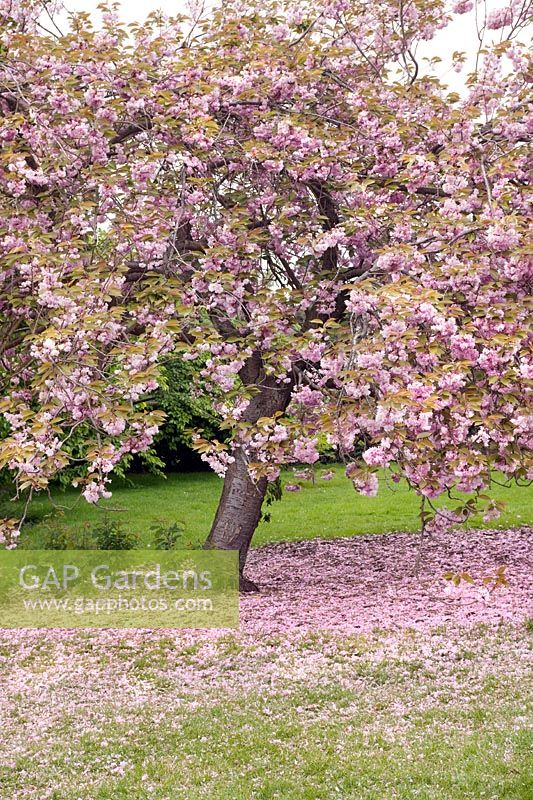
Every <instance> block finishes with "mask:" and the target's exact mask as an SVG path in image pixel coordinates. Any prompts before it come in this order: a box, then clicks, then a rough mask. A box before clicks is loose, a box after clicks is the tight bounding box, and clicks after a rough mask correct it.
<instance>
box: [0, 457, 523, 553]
mask: <svg viewBox="0 0 533 800" xmlns="http://www.w3.org/2000/svg"><path fill="white" fill-rule="evenodd" d="M328 469H329V468H328ZM333 469H334V471H335V477H334V478H333V480H331V481H328V482H326V481H323V480H321V479H320V473H321V471H322V470H321V469H318V470H317V481H316V485H315V486H312V485H311V483H310V482H305V481H300V482H301V483H302V484H303V488H302V490H301V491H300V492H294V493H292V492H291V493H289V492H287V493H284V496H283V500H282V501H281V502H279V503H274V504H273V505H272V506H271V507H270V508H269V509H267V510H268V511H270V512H271V515H272V519H271V521H270V522H269V523H266V522H262V523H261V524H260V526H259V529H258V531H257V534H256V536H255V538H254V544H255V545H260V544H264V543H266V542H278V541H287V540H298V539H308V538H313V537H322V538H332V537H336V536H352V535H355V534H361V533H386V532H391V531H409V530H417V529H418V526H419V520H418V516H417V515H418V500H417V497H416V496H415V495H414V493H413V492H411V491H409V490H408V488H407V486H406V484H405V483H403V484H400V485H398V486H396V485H392V484H390V483H387V482H386V481H385V480H384V479H383V480H382V482H381V487H380V491H379V493H378V496H377V497H363V496H361V495H358V494H357V493H356V492H355V491H354V490H353V488H352V486H351V483H350V482H349V481H348V480H347V479H346V478H345V477H344V476H343V468H342V467H341V466H335V467H334V468H333ZM288 482H290V483H294V482H295V480H294V476H293V475H292V472H287V473H286V474H285V475H284V483H288ZM221 487H222V481H221V480H220V479H219V478H218V477H217V476H216V475H214V474H213V473H207V472H197V473H183V474H182V473H174V474H170V475H168V476H167V478H166V479H164V478H157V477H154V476H151V475H132V476H131V485H130V484H124V482H116V484H115V486H114V488H113V497H112V499H111V500H109V501H106V502H105V503H104V505H105V506H107V507H108V508H110V509H113V511H112V512H110V513H112V515H113V517H115V518H117V519H120V520H121V521H123V522H124V524H125V526H127V527H128V528H129V529H130V530H133V531H135V532H137V533H138V534H139V535H140V536H141V537H142V541H143V543H144V544H148V543H149V542H150V537H151V534H150V533H149V529H150V526H151V525H153V524H154V522H155V521H157V520H162V521H164V522H165V523H168V524H170V523H172V522H175V521H181V522H182V523H183V524H184V526H185V541H187V542H188V543H191V544H195V545H199V544H201V543H202V541H203V540H204V539H205V536H206V535H207V533H208V531H209V527H210V524H211V521H212V519H213V515H214V512H215V509H216V505H217V502H218V498H219V495H220V491H221ZM491 495H492V496H494V497H496V498H498V499H501V500H505V501H506V502H507V504H508V508H507V511H506V512H505V513H504V514H503V515H502V517H501V518H500V519H499V520H497V521H496V522H492V523H491V524H490V527H498V526H501V527H511V526H514V525H523V524H533V502H532V501H533V488H532V487H527V488H519V487H516V486H513V487H511V488H509V489H506V488H502V487H499V486H494V488H493V489H492V490H491ZM78 497H79V495H78V493H77V492H76V491H75V490H67V491H59V490H56V491H54V492H53V493H52V498H53V502H54V504H55V505H56V507H57V508H56V510H55V511H54V505H53V504H52V503H51V502H50V501H49V500H48V499H47V498H46V497H45V496H43V497H42V498H39V499H37V500H35V502H34V504H33V505H32V509H31V520H32V522H31V524H29V525H27V526H26V528H25V534H24V538H23V541H24V542H25V543H26V544H29V545H31V546H39V545H40V544H41V543H42V540H43V536H44V535H45V533H44V532H45V529H46V528H47V527H48V528H53V527H54V526H55V527H57V526H58V525H59V526H61V525H62V526H67V527H70V528H72V529H76V528H78V529H80V528H82V527H83V525H84V524H86V523H88V524H91V525H92V524H96V523H97V522H98V521H101V519H102V517H103V512H102V510H101V509H100V508H96V507H94V506H91V505H89V504H88V503H86V502H85V501H84V500H83V499H82V500H78V502H76V501H77V498H78ZM59 507H64V508H59ZM17 511H20V506H17V504H11V503H7V502H4V503H3V505H2V506H1V507H0V516H2V515H8V516H14V515H15V514H16V513H17ZM45 517H47V519H46V520H45V522H44V523H43V521H42V520H43V519H44V518H45ZM473 524H474V525H477V526H478V527H479V526H482V525H483V524H484V523H483V522H482V520H479V519H478V520H476V521H475V522H474V523H473ZM485 526H486V523H485Z"/></svg>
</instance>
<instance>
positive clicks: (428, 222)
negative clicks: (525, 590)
mask: <svg viewBox="0 0 533 800" xmlns="http://www.w3.org/2000/svg"><path fill="white" fill-rule="evenodd" d="M471 5H472V4H471V3H469V2H464V1H461V2H455V3H454V4H453V13H459V14H460V13H463V12H464V11H467V10H468V9H469V7H471ZM450 13H451V12H450V9H449V8H448V5H447V4H446V3H445V2H443V1H441V0H383V1H382V2H379V3H368V2H363V0H332V1H331V2H330V1H328V0H321V2H319V3H315V2H313V3H309V2H297V3H296V2H291V1H290V0H288V1H287V2H282V1H281V0H261V2H256V0H246V2H238V1H237V0H230V2H223V3H221V4H220V5H218V6H216V7H215V8H214V9H212V10H211V11H210V12H209V13H207V14H206V15H205V16H199V17H198V18H194V16H193V18H185V17H178V18H167V17H163V16H162V15H161V14H152V15H151V16H149V17H148V19H147V20H146V21H145V22H144V23H143V24H136V25H130V26H125V25H123V24H121V22H120V19H119V15H118V12H117V10H116V9H114V8H113V7H108V8H104V11H103V21H102V26H101V28H95V27H93V24H92V22H91V20H90V18H89V16H88V15H86V14H75V15H71V16H70V24H69V29H68V30H67V31H65V32H61V31H59V30H58V29H56V27H55V25H54V22H53V19H50V18H46V19H44V18H43V16H42V6H41V4H40V3H37V2H35V1H34V0H18V1H17V0H15V1H14V2H2V3H0V19H1V21H2V28H3V33H2V36H1V39H0V145H1V151H0V228H1V232H2V238H1V241H0V259H1V261H0V382H1V384H2V386H1V396H2V398H3V399H2V400H1V403H0V412H1V413H2V414H3V416H4V418H5V420H6V421H7V422H8V424H9V426H10V430H9V432H8V435H7V436H6V438H4V439H3V440H2V441H1V442H0V467H2V466H4V467H7V468H8V469H9V470H10V471H11V474H12V475H13V478H14V481H15V483H16V485H17V487H18V490H19V491H27V493H28V498H31V495H32V493H34V492H35V491H41V490H44V489H46V487H47V485H48V483H49V481H50V480H51V479H52V478H53V477H54V476H55V475H56V474H57V473H58V471H60V470H62V469H63V468H64V467H65V466H66V465H68V464H69V463H71V460H72V458H74V456H73V454H72V452H71V451H70V449H69V442H70V440H71V438H72V436H73V434H74V431H75V430H76V429H77V428H78V427H79V426H82V425H83V426H86V427H87V428H88V429H89V430H90V431H91V434H90V435H88V436H87V437H86V438H85V450H84V452H82V453H81V454H80V453H79V452H77V453H76V458H79V459H81V460H82V461H83V463H85V464H86V465H87V470H86V475H85V476H84V477H82V478H81V479H79V482H80V483H81V489H82V491H83V494H84V496H85V498H86V499H87V500H88V501H89V502H97V501H98V500H100V499H101V498H105V497H108V496H109V486H108V484H109V481H110V475H111V473H112V471H113V468H114V467H115V465H116V464H117V463H118V462H119V461H120V460H121V459H122V458H123V456H124V455H125V454H127V453H135V452H139V451H142V450H143V449H146V448H147V447H149V445H150V444H151V442H152V441H153V438H154V436H155V435H156V433H157V430H158V425H159V424H160V422H161V419H162V417H161V414H160V413H159V412H158V411H157V410H146V409H145V408H143V409H140V408H139V406H138V403H137V401H138V400H139V399H142V398H144V397H145V396H147V394H149V393H150V392H152V391H153V390H154V389H155V388H156V387H157V385H158V380H159V374H160V365H161V363H162V362H163V361H164V359H165V358H167V357H168V356H169V355H171V354H174V355H176V354H178V355H179V356H180V357H182V358H183V359H185V360H187V359H189V360H192V359H195V358H197V357H198V356H201V357H202V358H203V359H204V362H205V367H204V369H203V382H204V386H205V387H207V391H209V390H210V388H211V389H212V390H213V396H214V397H215V398H216V407H217V411H218V412H219V413H220V414H221V416H222V417H223V419H224V422H223V427H224V429H225V430H226V431H227V433H228V436H227V440H226V441H224V442H218V441H207V440H205V441H204V440H202V439H201V438H199V439H198V440H197V446H198V448H199V449H200V450H201V452H202V453H203V455H204V457H205V458H206V459H207V460H208V461H209V463H210V464H211V465H212V466H213V468H214V469H216V470H217V471H218V472H220V473H221V474H226V488H225V493H224V495H223V499H222V503H221V508H220V509H219V514H218V515H217V521H215V526H214V530H213V532H212V537H211V539H212V543H213V544H214V545H216V546H234V545H236V546H238V547H239V549H241V551H242V552H243V553H244V557H245V555H246V550H247V546H248V544H247V543H244V544H243V541H242V536H241V534H242V535H244V534H243V530H244V527H245V528H246V530H247V531H248V532H249V529H250V528H252V533H253V527H255V523H256V522H257V519H256V517H257V514H256V509H255V508H254V509H253V511H252V512H251V513H250V516H249V518H247V519H245V517H246V515H245V516H244V517H243V520H244V521H243V522H242V524H241V522H238V521H237V517H238V515H239V513H240V511H242V510H243V509H244V508H249V507H251V506H250V504H252V505H253V504H254V503H256V500H253V497H254V496H256V497H257V498H259V500H258V501H257V502H259V507H260V504H261V500H262V497H263V495H264V492H265V490H266V483H267V481H271V480H274V479H275V478H276V477H277V476H278V474H279V470H280V468H281V466H282V465H283V464H287V463H291V462H304V463H313V462H314V461H316V460H317V459H318V450H317V441H318V435H319V434H320V435H322V436H327V438H328V440H329V441H330V442H331V443H333V444H334V445H336V446H337V447H338V448H339V450H340V452H341V454H342V456H343V458H344V460H345V461H346V464H347V468H346V472H347V475H348V477H349V478H350V479H351V480H352V481H353V483H354V486H355V488H356V489H357V490H358V491H361V492H364V493H368V494H371V493H375V491H376V490H377V471H378V470H379V469H382V468H386V469H388V470H390V471H391V473H392V476H393V478H394V479H398V478H399V476H401V475H404V476H406V477H407V479H408V480H409V482H410V484H411V485H412V486H413V487H414V489H415V490H416V491H417V492H418V493H419V494H420V496H421V497H422V498H425V502H426V506H427V504H428V503H429V505H430V506H431V503H432V501H433V499H434V498H436V497H438V496H439V495H441V494H443V493H451V492H453V490H454V489H459V490H461V491H466V492H474V493H477V494H478V495H479V494H480V493H482V492H483V489H484V488H485V487H487V486H489V485H490V483H491V480H492V479H493V477H494V474H495V473H498V474H501V473H503V475H504V479H508V480H510V479H516V480H522V479H527V478H531V477H532V471H531V461H530V450H531V442H532V432H533V431H532V423H531V415H530V413H529V411H528V408H529V404H528V400H529V399H530V391H531V382H530V381H531V377H532V375H533V363H532V357H531V332H530V330H528V311H529V309H528V298H529V295H530V286H531V276H532V263H533V259H532V250H531V243H530V239H528V232H529V226H530V213H529V212H530V202H531V194H530V185H529V176H530V168H531V151H530V140H531V126H532V118H531V112H530V107H529V106H528V101H529V100H530V99H531V89H530V86H531V54H530V53H529V52H528V49H527V47H526V46H525V45H523V44H522V43H521V42H520V38H521V37H520V36H519V34H520V31H521V30H522V29H523V28H524V27H525V26H526V25H527V23H528V22H530V21H531V16H530V10H529V8H528V5H527V4H524V3H521V2H516V0H512V2H510V3H509V4H508V5H507V6H506V7H505V9H503V10H501V11H500V12H498V13H497V14H495V13H493V14H492V15H491V16H490V17H489V18H488V20H487V21H486V27H487V28H488V29H490V30H499V31H501V37H500V41H498V43H497V44H495V45H493V46H491V47H480V51H479V53H478V58H477V63H476V69H475V72H474V73H472V74H471V75H470V76H469V77H468V79H465V91H464V93H462V94H458V93H455V92H451V91H449V90H448V89H447V88H446V86H445V85H443V83H442V82H441V81H440V80H439V79H437V78H436V77H435V75H434V74H433V71H432V70H431V64H430V63H429V64H428V63H427V62H419V60H418V58H417V55H416V53H417V45H419V43H420V42H424V41H425V42H427V41H430V40H432V38H433V37H434V36H435V35H436V33H437V32H438V31H439V29H441V28H442V27H444V26H445V25H446V24H447V23H448V22H449V19H450ZM51 16H52V17H53V15H51ZM461 61H462V56H461V54H456V65H457V68H458V69H459V68H460V66H461ZM254 492H255V495H254ZM485 502H486V504H487V507H486V511H487V513H488V514H489V515H490V514H493V513H496V512H497V509H495V508H494V507H493V506H492V505H491V503H490V501H489V500H486V501H485ZM469 508H470V507H469V506H464V505H462V506H458V507H457V508H456V510H455V511H454V512H449V514H447V515H445V516H443V515H435V513H434V511H432V510H431V508H427V512H428V516H427V517H424V524H426V525H429V526H433V527H440V526H442V525H448V524H449V523H450V522H453V521H455V520H459V519H462V518H464V516H465V515H467V514H468V513H469ZM232 520H233V522H232ZM254 520H255V523H254ZM232 526H233V528H232ZM243 526H244V527H243ZM236 528H238V529H239V530H238V531H237V533H238V535H237V533H236V532H235V529H236ZM3 530H4V533H3V536H4V539H5V540H6V541H7V543H8V544H12V543H13V541H14V540H15V538H16V531H17V523H16V522H15V521H13V520H7V521H5V522H4V529H3ZM247 536H248V534H247V535H246V536H244V539H246V538H247ZM249 538H251V534H250V536H248V539H249ZM248 543H249V542H248Z"/></svg>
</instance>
